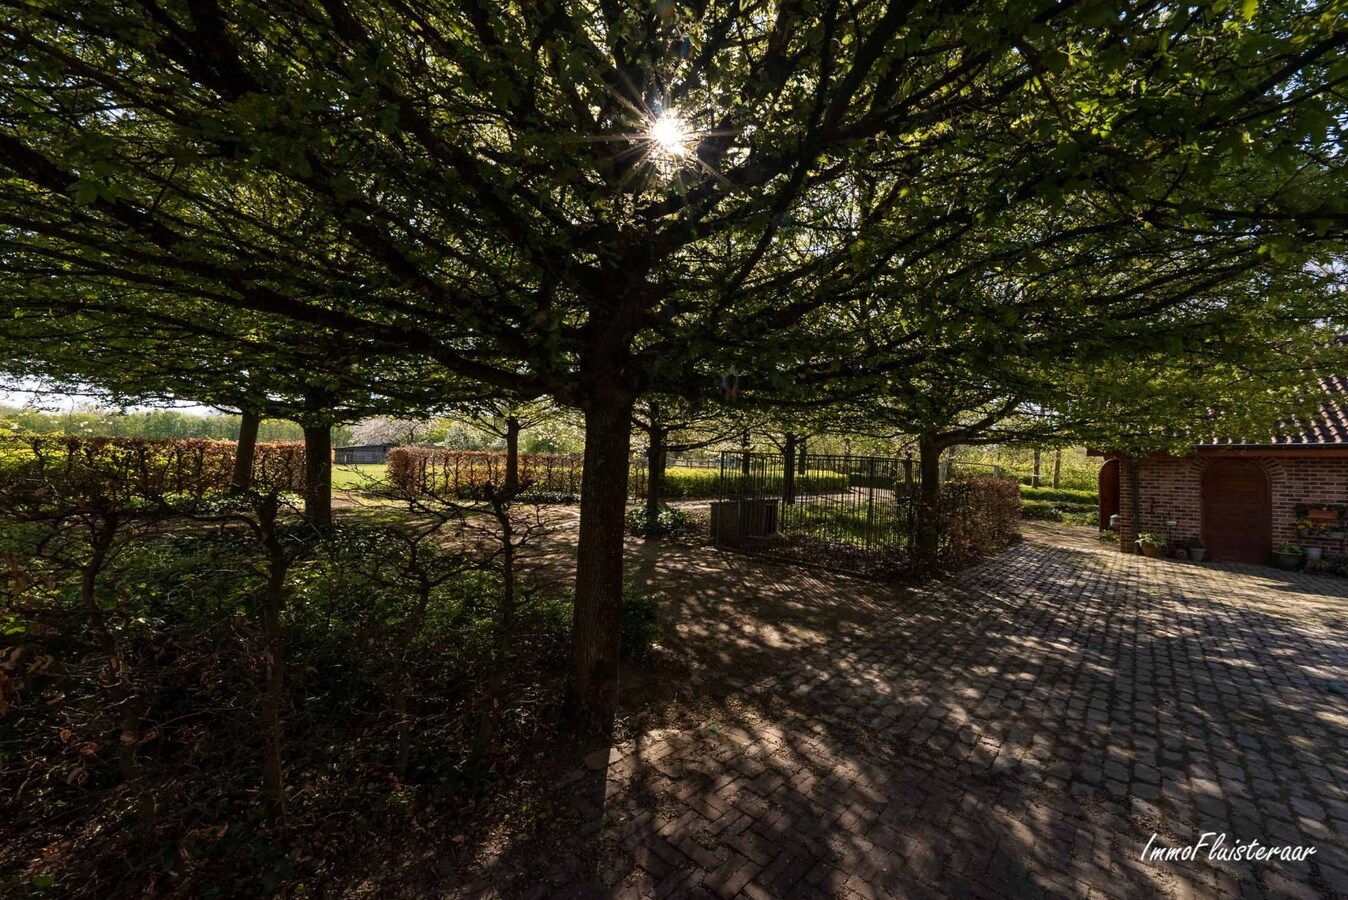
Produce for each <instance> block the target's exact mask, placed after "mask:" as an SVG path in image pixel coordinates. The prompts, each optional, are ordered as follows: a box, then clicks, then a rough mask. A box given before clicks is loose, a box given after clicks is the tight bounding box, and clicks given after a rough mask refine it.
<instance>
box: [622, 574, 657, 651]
mask: <svg viewBox="0 0 1348 900" xmlns="http://www.w3.org/2000/svg"><path fill="white" fill-rule="evenodd" d="M659 638H660V606H659V604H658V603H657V601H656V598H655V597H653V596H651V595H650V594H643V593H640V592H638V591H637V590H636V589H634V588H632V587H631V586H629V587H628V588H627V589H625V590H624V591H623V607H622V636H621V639H620V642H619V645H618V646H619V652H620V653H621V654H622V655H623V656H624V657H626V658H627V659H641V658H643V657H645V656H646V655H647V654H649V653H650V652H651V647H652V646H654V644H655V642H656V641H657V640H659Z"/></svg>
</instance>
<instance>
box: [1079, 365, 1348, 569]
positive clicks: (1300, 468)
mask: <svg viewBox="0 0 1348 900" xmlns="http://www.w3.org/2000/svg"><path fill="white" fill-rule="evenodd" d="M1320 385H1321V387H1322V388H1323V389H1324V391H1325V393H1326V395H1328V397H1329V400H1328V401H1327V402H1326V403H1325V404H1324V405H1323V406H1322V407H1321V408H1320V411H1319V414H1318V415H1317V416H1316V417H1315V418H1314V419H1313V420H1311V421H1309V422H1307V423H1303V424H1299V425H1298V427H1296V428H1294V429H1290V430H1289V431H1288V433H1287V434H1285V435H1283V436H1280V437H1271V438H1269V439H1268V441H1267V442H1266V443H1250V442H1241V441H1233V440H1226V439H1218V440H1213V441H1210V442H1207V443H1203V444H1199V445H1196V446H1195V447H1194V449H1193V452H1191V453H1189V454H1187V455H1184V456H1175V455H1169V454H1156V455H1148V456H1143V457H1142V458H1141V459H1140V460H1138V462H1137V469H1136V470H1137V482H1138V490H1137V494H1138V499H1139V506H1140V515H1138V516H1134V512H1133V505H1134V500H1133V495H1134V492H1133V484H1132V482H1133V471H1134V467H1133V463H1132V461H1131V460H1129V459H1128V458H1126V457H1123V456H1121V455H1119V454H1114V453H1105V454H1103V455H1104V456H1105V457H1106V460H1105V464H1104V466H1103V467H1102V468H1101V470H1100V515H1101V520H1100V521H1101V524H1102V525H1107V524H1108V522H1109V516H1110V515H1112V514H1113V513H1115V512H1117V513H1118V514H1119V542H1120V545H1121V546H1122V547H1123V548H1124V549H1131V548H1132V544H1133V541H1135V540H1136V538H1137V535H1138V534H1139V533H1140V532H1156V533H1159V534H1165V533H1167V532H1168V533H1169V535H1170V537H1171V539H1172V540H1173V541H1174V542H1176V543H1179V544H1183V543H1185V542H1188V541H1192V540H1194V539H1196V538H1201V539H1202V540H1203V543H1204V544H1205V545H1206V546H1207V548H1208V555H1209V557H1210V558H1212V559H1214V560H1217V561H1219V562H1258V563H1267V562H1268V561H1269V558H1270V555H1271V552H1272V549H1273V547H1275V546H1277V545H1278V544H1281V543H1284V542H1291V543H1295V544H1297V545H1299V546H1301V547H1322V548H1323V549H1324V551H1325V553H1327V554H1340V555H1342V554H1348V378H1342V377H1335V378H1326V379H1323V380H1322V381H1321V382H1320ZM1169 523H1174V524H1173V525H1171V524H1169ZM1139 526H1140V527H1139Z"/></svg>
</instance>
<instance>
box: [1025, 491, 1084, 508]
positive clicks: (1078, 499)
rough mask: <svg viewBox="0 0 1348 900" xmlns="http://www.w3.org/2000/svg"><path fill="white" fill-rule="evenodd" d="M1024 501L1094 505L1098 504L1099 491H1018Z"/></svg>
mask: <svg viewBox="0 0 1348 900" xmlns="http://www.w3.org/2000/svg"><path fill="white" fill-rule="evenodd" d="M1020 493H1021V496H1022V497H1024V498H1025V499H1026V500H1053V501H1056V502H1058V503H1085V504H1087V505H1095V504H1098V503H1099V502H1100V493H1099V491H1078V490H1073V489H1071V488H1050V487H1039V488H1027V487H1022V488H1021V489H1020Z"/></svg>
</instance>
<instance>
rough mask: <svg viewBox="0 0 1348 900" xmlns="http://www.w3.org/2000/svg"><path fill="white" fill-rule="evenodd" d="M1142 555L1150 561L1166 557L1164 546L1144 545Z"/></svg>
mask: <svg viewBox="0 0 1348 900" xmlns="http://www.w3.org/2000/svg"><path fill="white" fill-rule="evenodd" d="M1141 546H1142V555H1143V556H1145V557H1147V558H1148V559H1160V558H1161V557H1163V556H1165V546H1164V545H1163V544H1142V545H1141Z"/></svg>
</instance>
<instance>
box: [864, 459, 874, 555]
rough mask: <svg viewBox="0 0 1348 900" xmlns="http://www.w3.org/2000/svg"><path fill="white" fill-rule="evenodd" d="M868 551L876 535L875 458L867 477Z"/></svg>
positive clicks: (871, 461) (871, 462)
mask: <svg viewBox="0 0 1348 900" xmlns="http://www.w3.org/2000/svg"><path fill="white" fill-rule="evenodd" d="M866 484H867V485H868V487H867V488H866V549H867V550H869V549H870V548H871V536H872V535H873V534H874V533H875V457H874V456H872V457H871V459H870V472H869V474H868V475H867V476H866Z"/></svg>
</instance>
